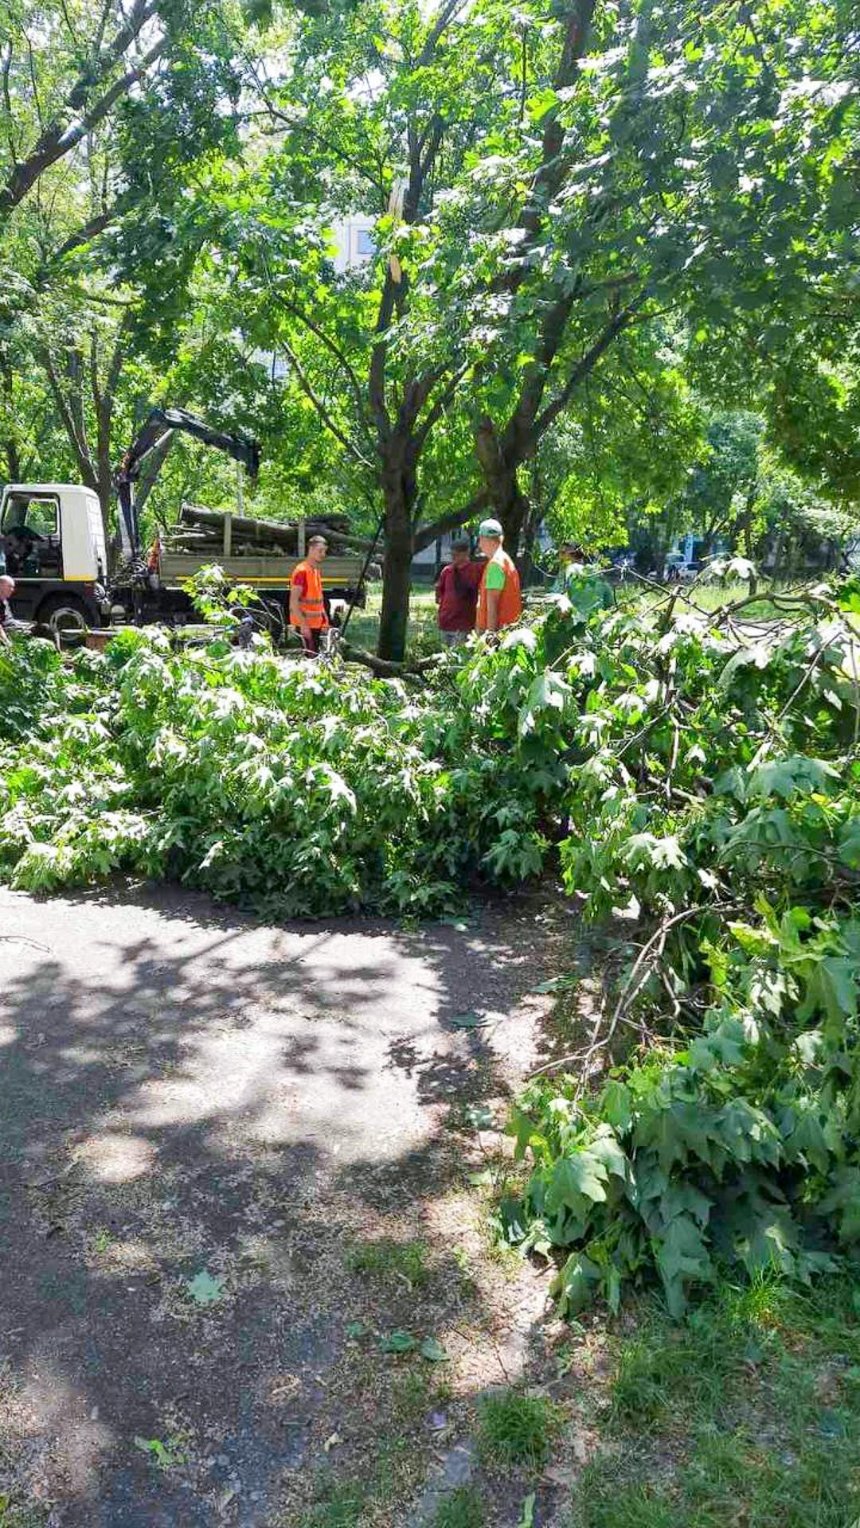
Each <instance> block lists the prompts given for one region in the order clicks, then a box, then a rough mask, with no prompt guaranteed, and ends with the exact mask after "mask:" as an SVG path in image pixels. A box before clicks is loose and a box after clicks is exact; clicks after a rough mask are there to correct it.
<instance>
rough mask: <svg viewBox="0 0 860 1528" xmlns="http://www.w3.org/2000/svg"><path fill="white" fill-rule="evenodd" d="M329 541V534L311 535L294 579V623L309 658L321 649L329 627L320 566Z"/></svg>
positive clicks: (292, 616)
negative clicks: (322, 639) (321, 643)
mask: <svg viewBox="0 0 860 1528" xmlns="http://www.w3.org/2000/svg"><path fill="white" fill-rule="evenodd" d="M327 551H328V542H327V541H326V539H325V536H311V539H310V541H309V542H308V551H307V556H306V557H305V559H304V561H303V562H300V563H297V564H296V567H295V568H294V569H293V576H292V578H291V579H290V625H291V626H293V627H295V629H296V630H297V631H298V632H299V634H300V636H301V639H302V646H303V647H304V650H305V654H306V656H308V657H311V658H313V657H315V656H316V654H317V653H318V652H319V650H320V637H321V636H322V634H323V632H324V631H326V630H327V628H328V616H327V615H326V611H325V600H324V599H323V586H322V577H321V575H320V568H321V567H322V565H323V563H324V562H325V557H326V552H327Z"/></svg>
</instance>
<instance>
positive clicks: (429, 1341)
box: [418, 1337, 448, 1364]
mask: <svg viewBox="0 0 860 1528" xmlns="http://www.w3.org/2000/svg"><path fill="white" fill-rule="evenodd" d="M418 1351H419V1353H420V1354H421V1357H422V1358H426V1359H427V1361H428V1363H431V1364H443V1363H447V1362H448V1354H447V1353H446V1352H445V1349H444V1348H443V1346H442V1344H441V1342H437V1340H436V1338H435V1337H425V1338H424V1341H423V1342H422V1344H421V1346H420V1348H419V1349H418Z"/></svg>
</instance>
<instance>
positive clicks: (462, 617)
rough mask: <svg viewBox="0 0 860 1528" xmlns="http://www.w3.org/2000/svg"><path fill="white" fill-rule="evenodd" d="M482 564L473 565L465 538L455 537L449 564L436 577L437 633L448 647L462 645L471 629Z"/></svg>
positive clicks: (475, 563)
mask: <svg viewBox="0 0 860 1528" xmlns="http://www.w3.org/2000/svg"><path fill="white" fill-rule="evenodd" d="M482 571H483V567H482V564H481V563H479V562H473V561H472V557H471V547H470V544H469V538H468V536H455V537H454V539H453V541H452V542H451V561H450V562H449V563H448V564H447V565H446V566H445V567H444V568H443V569H442V572H441V573H440V574H439V582H438V583H437V585H436V603H437V605H438V606H439V630H440V632H441V633H442V641H443V642H445V643H447V644H448V646H449V647H453V646H454V645H455V644H456V643H458V642H465V640H466V637H467V636H468V634H469V632H470V631H474V630H475V610H476V607H477V604H478V585H479V584H480V582H481V573H482Z"/></svg>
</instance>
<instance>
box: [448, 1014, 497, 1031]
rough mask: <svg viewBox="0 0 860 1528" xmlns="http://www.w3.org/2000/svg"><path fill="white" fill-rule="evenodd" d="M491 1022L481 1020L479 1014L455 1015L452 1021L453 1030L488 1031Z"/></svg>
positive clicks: (484, 1019)
mask: <svg viewBox="0 0 860 1528" xmlns="http://www.w3.org/2000/svg"><path fill="white" fill-rule="evenodd" d="M490 1022H491V1021H490V1020H489V1019H486V1018H481V1016H480V1014H477V1013H471V1012H468V1013H455V1014H454V1017H453V1018H452V1020H451V1028H452V1029H486V1027H487V1025H488V1024H489V1023H490Z"/></svg>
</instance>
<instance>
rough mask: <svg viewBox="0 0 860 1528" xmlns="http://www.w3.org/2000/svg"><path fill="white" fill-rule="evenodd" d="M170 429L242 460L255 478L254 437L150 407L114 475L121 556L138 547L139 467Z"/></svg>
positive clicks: (257, 450) (257, 462)
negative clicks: (136, 506)
mask: <svg viewBox="0 0 860 1528" xmlns="http://www.w3.org/2000/svg"><path fill="white" fill-rule="evenodd" d="M173 430H184V431H185V432H186V433H187V434H188V435H193V436H194V438H195V440H201V441H202V442H203V444H204V445H206V446H214V447H215V449H216V450H217V451H225V452H226V453H227V455H228V456H232V457H233V458H234V459H235V460H236V461H237V462H241V463H242V465H243V466H244V467H245V468H246V469H247V471H248V473H249V475H250V477H251V478H252V479H254V478H256V476H257V473H258V471H259V469H260V447H259V444H258V443H257V441H256V440H249V439H248V438H247V437H246V436H243V435H230V434H227V433H226V432H225V431H223V430H214V429H213V428H212V426H211V425H208V424H206V423H205V421H204V420H202V419H198V418H197V417H196V415H194V414H188V413H186V411H185V409H159V408H156V409H153V410H152V412H151V413H150V414H149V416H148V418H147V419H146V422H145V423H144V425H143V426H142V427H141V429H140V431H139V432H138V434H137V436H136V437H135V439H134V440H133V442H132V444H131V445H130V446H129V448H128V450H127V451H125V452H124V454H123V457H122V461H121V462H120V464H119V468H118V469H117V473H116V478H115V481H116V488H117V495H118V498H119V508H120V517H119V520H120V537H121V540H122V551H123V556H124V557H127V558H132V557H136V556H137V554H138V552H139V550H140V529H139V526H138V520H137V512H136V509H135V503H134V485H135V483H136V482H137V480H138V478H139V477H140V473H141V469H142V467H143V464H144V462H145V460H146V458H147V457H148V456H149V453H150V452H151V451H152V450H154V448H155V447H156V446H157V445H158V443H159V441H160V440H163V439H164V436H165V435H167V434H169V433H171V432H172V431H173Z"/></svg>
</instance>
